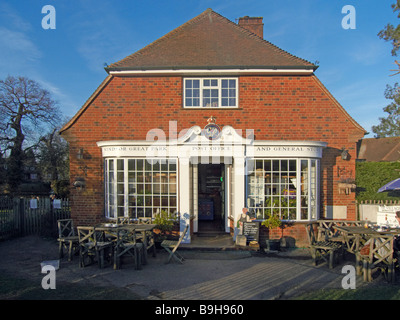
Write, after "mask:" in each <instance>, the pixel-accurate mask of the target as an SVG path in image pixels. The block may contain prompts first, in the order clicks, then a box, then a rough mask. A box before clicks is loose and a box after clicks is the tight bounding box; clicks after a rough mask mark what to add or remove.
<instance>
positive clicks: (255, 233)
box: [243, 221, 260, 242]
mask: <svg viewBox="0 0 400 320" xmlns="http://www.w3.org/2000/svg"><path fill="white" fill-rule="evenodd" d="M259 234H260V222H256V221H254V222H244V223H243V235H244V236H246V239H247V242H250V241H257V242H258V238H259Z"/></svg>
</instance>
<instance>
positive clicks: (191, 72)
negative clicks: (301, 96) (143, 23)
mask: <svg viewBox="0 0 400 320" xmlns="http://www.w3.org/2000/svg"><path fill="white" fill-rule="evenodd" d="M312 73H314V70H313V69H159V70H115V71H109V74H110V75H114V76H130V75H131V76H135V75H143V76H145V75H160V74H163V75H166V74H168V75H192V76H193V75H198V76H201V75H208V76H210V75H213V74H215V75H226V76H237V75H251V74H263V75H277V74H287V75H310V74H312Z"/></svg>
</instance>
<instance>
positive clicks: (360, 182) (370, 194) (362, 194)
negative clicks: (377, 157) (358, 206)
mask: <svg viewBox="0 0 400 320" xmlns="http://www.w3.org/2000/svg"><path fill="white" fill-rule="evenodd" d="M397 178H400V162H357V163H356V185H357V189H356V199H357V200H358V201H363V200H400V192H399V191H391V192H381V193H378V189H379V188H380V187H382V186H384V185H385V184H386V183H388V182H390V181H392V180H394V179H397Z"/></svg>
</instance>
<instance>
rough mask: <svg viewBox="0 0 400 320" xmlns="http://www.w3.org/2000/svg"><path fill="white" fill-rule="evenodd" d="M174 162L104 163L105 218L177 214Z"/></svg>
mask: <svg viewBox="0 0 400 320" xmlns="http://www.w3.org/2000/svg"><path fill="white" fill-rule="evenodd" d="M176 174H177V166H176V159H168V160H164V159H132V158H126V159H105V193H106V196H105V199H106V203H105V207H106V217H107V218H111V219H116V218H117V217H129V218H134V219H135V218H139V217H154V215H155V214H157V213H160V212H161V211H165V212H168V213H176V211H177V184H176V183H177V182H176Z"/></svg>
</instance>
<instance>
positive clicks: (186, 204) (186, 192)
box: [178, 158, 191, 243]
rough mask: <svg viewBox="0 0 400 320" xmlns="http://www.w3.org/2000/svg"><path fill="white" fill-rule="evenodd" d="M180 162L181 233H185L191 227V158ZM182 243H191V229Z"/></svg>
mask: <svg viewBox="0 0 400 320" xmlns="http://www.w3.org/2000/svg"><path fill="white" fill-rule="evenodd" d="M178 162H179V170H178V174H179V179H178V181H179V214H180V232H183V231H184V229H185V227H186V225H190V213H191V212H190V210H191V208H190V189H191V188H190V164H189V158H179V159H178ZM182 243H190V227H189V229H188V231H187V233H186V235H185V237H184V238H183V240H182Z"/></svg>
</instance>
